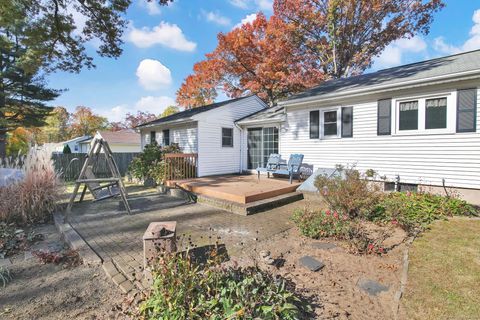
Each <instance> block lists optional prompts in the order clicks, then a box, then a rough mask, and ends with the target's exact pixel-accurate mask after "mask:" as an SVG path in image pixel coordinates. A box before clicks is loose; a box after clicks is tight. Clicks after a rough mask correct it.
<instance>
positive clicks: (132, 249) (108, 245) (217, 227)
mask: <svg viewBox="0 0 480 320" xmlns="http://www.w3.org/2000/svg"><path fill="white" fill-rule="evenodd" d="M129 200H130V202H131V207H132V211H133V212H134V214H132V215H127V214H126V213H124V212H119V211H118V207H119V202H118V200H115V199H110V200H106V201H102V202H96V203H93V202H90V201H86V202H83V203H80V204H76V205H75V206H74V207H73V210H72V213H71V214H70V219H69V222H70V224H71V225H72V227H73V228H74V229H75V230H76V231H77V232H78V234H79V235H80V236H81V237H82V238H83V239H84V240H85V241H86V242H87V244H88V246H89V247H90V248H91V249H92V250H93V251H94V252H95V253H96V254H97V255H99V256H100V258H101V259H102V260H103V261H104V263H103V267H104V269H105V271H106V272H107V274H109V273H110V274H109V276H110V277H112V278H115V277H117V278H115V280H114V281H116V282H118V283H117V284H118V285H120V287H121V285H122V284H123V288H121V290H122V291H125V290H127V289H128V291H130V290H132V287H133V284H132V283H131V281H137V282H136V285H137V287H138V286H139V285H138V279H135V278H138V277H139V275H141V274H142V273H143V242H142V236H143V234H144V232H145V230H146V229H147V227H148V225H149V224H150V223H151V222H155V221H177V236H179V237H180V239H179V240H178V242H177V247H178V248H179V249H182V248H184V247H186V246H188V245H189V242H190V241H192V242H193V243H194V244H196V245H197V246H199V247H201V246H207V245H213V244H215V241H216V240H218V241H219V243H220V244H224V245H225V247H226V249H227V253H228V255H230V256H233V255H236V254H239V253H240V252H242V251H243V250H246V248H248V247H249V246H252V245H254V244H255V242H256V241H258V240H264V239H267V238H270V237H272V236H274V235H275V234H278V233H281V232H283V231H285V230H287V229H289V228H291V227H292V226H293V223H292V222H291V221H290V216H291V213H292V212H293V209H294V208H296V207H298V206H301V205H302V204H301V203H299V202H297V203H292V204H289V205H286V206H283V207H280V208H276V209H272V210H269V211H266V212H262V213H257V214H254V215H251V216H241V215H237V214H233V213H229V212H226V211H222V210H220V209H217V208H214V207H210V206H207V205H203V204H197V203H190V202H188V201H187V200H184V199H181V198H176V197H172V196H168V195H163V194H159V193H156V192H150V193H142V195H130V196H129ZM217 237H220V239H217ZM118 273H120V275H121V276H122V277H123V279H121V277H120V276H117V274H118ZM127 278H128V279H127ZM120 280H122V281H120ZM125 282H126V283H125Z"/></svg>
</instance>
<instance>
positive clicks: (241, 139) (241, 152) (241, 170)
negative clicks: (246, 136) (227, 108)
mask: <svg viewBox="0 0 480 320" xmlns="http://www.w3.org/2000/svg"><path fill="white" fill-rule="evenodd" d="M233 124H234V125H235V127H237V129H238V130H240V166H239V168H238V173H239V174H242V172H243V128H242V127H240V126H239V125H238V124H237V123H236V122H234V123H233Z"/></svg>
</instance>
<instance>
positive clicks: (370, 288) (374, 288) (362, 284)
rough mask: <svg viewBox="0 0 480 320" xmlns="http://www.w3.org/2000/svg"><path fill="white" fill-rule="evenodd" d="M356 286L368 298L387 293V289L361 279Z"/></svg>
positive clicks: (377, 283)
mask: <svg viewBox="0 0 480 320" xmlns="http://www.w3.org/2000/svg"><path fill="white" fill-rule="evenodd" d="M357 286H358V287H359V288H360V289H362V290H363V291H365V292H366V293H368V294H369V295H370V296H376V295H378V294H379V293H380V292H383V291H388V287H387V286H385V285H383V284H381V283H379V282H377V281H374V280H369V279H361V280H360V281H358V284H357Z"/></svg>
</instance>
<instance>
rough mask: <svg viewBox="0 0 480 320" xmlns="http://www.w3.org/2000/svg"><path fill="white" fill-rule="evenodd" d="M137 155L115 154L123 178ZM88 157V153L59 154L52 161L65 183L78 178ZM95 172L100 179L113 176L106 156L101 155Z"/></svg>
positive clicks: (54, 155)
mask: <svg viewBox="0 0 480 320" xmlns="http://www.w3.org/2000/svg"><path fill="white" fill-rule="evenodd" d="M137 155H139V153H126V152H125V153H114V154H113V158H114V160H115V162H116V164H117V166H118V170H119V171H120V174H121V175H122V176H125V174H126V173H127V171H128V166H129V165H130V162H132V160H133V158H135V157H136V156H137ZM86 156H87V154H86V153H69V154H63V153H59V154H52V159H53V162H54V164H55V170H56V171H57V172H60V173H61V177H62V178H63V179H64V180H65V181H73V180H75V179H77V178H78V175H79V174H80V170H81V169H82V166H83V163H84V162H85V157H86ZM74 159H77V160H74ZM93 172H94V174H95V176H97V177H98V178H106V177H110V176H111V173H110V170H109V169H108V166H107V161H106V159H105V154H103V153H101V154H99V156H98V161H97V162H96V164H95V168H94V170H93Z"/></svg>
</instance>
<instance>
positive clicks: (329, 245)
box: [311, 242, 337, 250]
mask: <svg viewBox="0 0 480 320" xmlns="http://www.w3.org/2000/svg"><path fill="white" fill-rule="evenodd" d="M311 246H312V248H315V249H322V250H330V249H333V248H336V247H337V245H336V244H334V243H330V242H314V243H312V244H311Z"/></svg>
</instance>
